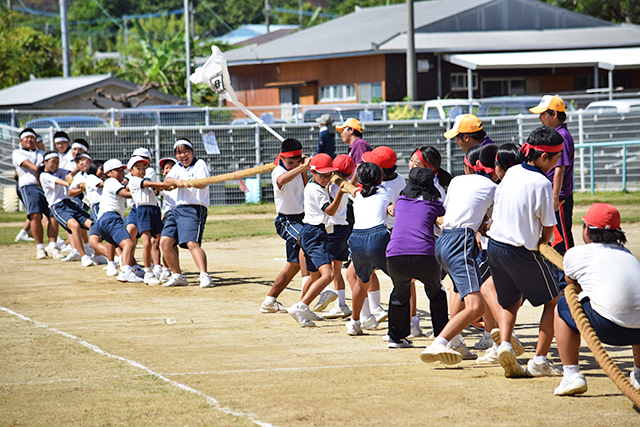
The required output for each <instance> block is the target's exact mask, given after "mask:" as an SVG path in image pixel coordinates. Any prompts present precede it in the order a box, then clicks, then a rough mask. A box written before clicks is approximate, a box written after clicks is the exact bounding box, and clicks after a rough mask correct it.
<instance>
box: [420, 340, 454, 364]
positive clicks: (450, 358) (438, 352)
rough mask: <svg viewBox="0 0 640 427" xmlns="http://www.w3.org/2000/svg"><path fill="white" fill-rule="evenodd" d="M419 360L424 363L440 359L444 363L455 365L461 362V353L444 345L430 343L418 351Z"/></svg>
mask: <svg viewBox="0 0 640 427" xmlns="http://www.w3.org/2000/svg"><path fill="white" fill-rule="evenodd" d="M420 360H422V361H423V362H425V363H434V362H437V361H440V362H442V363H444V364H445V365H455V364H457V363H460V362H462V355H461V354H460V353H458V352H457V351H455V350H454V349H452V348H450V347H448V346H446V345H442V344H431V345H430V346H428V347H427V348H425V349H424V351H423V352H422V353H420Z"/></svg>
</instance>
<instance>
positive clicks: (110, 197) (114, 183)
mask: <svg viewBox="0 0 640 427" xmlns="http://www.w3.org/2000/svg"><path fill="white" fill-rule="evenodd" d="M124 188H125V187H124V185H123V184H122V183H121V182H120V181H118V180H117V179H115V178H107V180H106V181H105V182H104V186H103V187H102V199H101V200H100V212H99V213H98V219H100V217H102V215H104V214H105V213H107V212H117V213H118V215H120V216H123V215H124V197H122V196H118V192H119V191H120V190H122V189H124Z"/></svg>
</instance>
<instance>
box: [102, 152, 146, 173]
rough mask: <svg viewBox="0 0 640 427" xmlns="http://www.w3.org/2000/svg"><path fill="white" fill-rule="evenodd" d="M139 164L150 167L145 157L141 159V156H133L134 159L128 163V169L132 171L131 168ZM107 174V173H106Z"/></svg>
mask: <svg viewBox="0 0 640 427" xmlns="http://www.w3.org/2000/svg"><path fill="white" fill-rule="evenodd" d="M138 162H142V163H144V164H145V166H149V160H147V159H145V158H144V157H140V156H133V157H132V158H130V159H129V161H128V162H127V169H129V170H131V168H132V167H133V165H135V164H136V163H138ZM105 172H106V171H105Z"/></svg>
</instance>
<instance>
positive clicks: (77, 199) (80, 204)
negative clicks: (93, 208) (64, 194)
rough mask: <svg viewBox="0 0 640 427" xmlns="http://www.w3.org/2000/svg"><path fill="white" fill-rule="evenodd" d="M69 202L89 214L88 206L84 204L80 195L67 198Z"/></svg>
mask: <svg viewBox="0 0 640 427" xmlns="http://www.w3.org/2000/svg"><path fill="white" fill-rule="evenodd" d="M69 200H71V202H72V203H73V204H74V205H76V206H78V207H79V208H80V209H82V210H83V211H87V212H89V205H87V204H86V203H85V202H84V196H83V195H82V194H80V195H79V196H75V197H69Z"/></svg>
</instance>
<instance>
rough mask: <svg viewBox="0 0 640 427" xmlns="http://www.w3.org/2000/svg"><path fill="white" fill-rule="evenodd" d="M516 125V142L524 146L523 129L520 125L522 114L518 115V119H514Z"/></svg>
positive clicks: (521, 124)
mask: <svg viewBox="0 0 640 427" xmlns="http://www.w3.org/2000/svg"><path fill="white" fill-rule="evenodd" d="M516 120H517V123H518V142H519V143H520V145H522V144H524V129H523V127H524V126H523V123H522V114H518V118H517V119H516Z"/></svg>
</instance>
